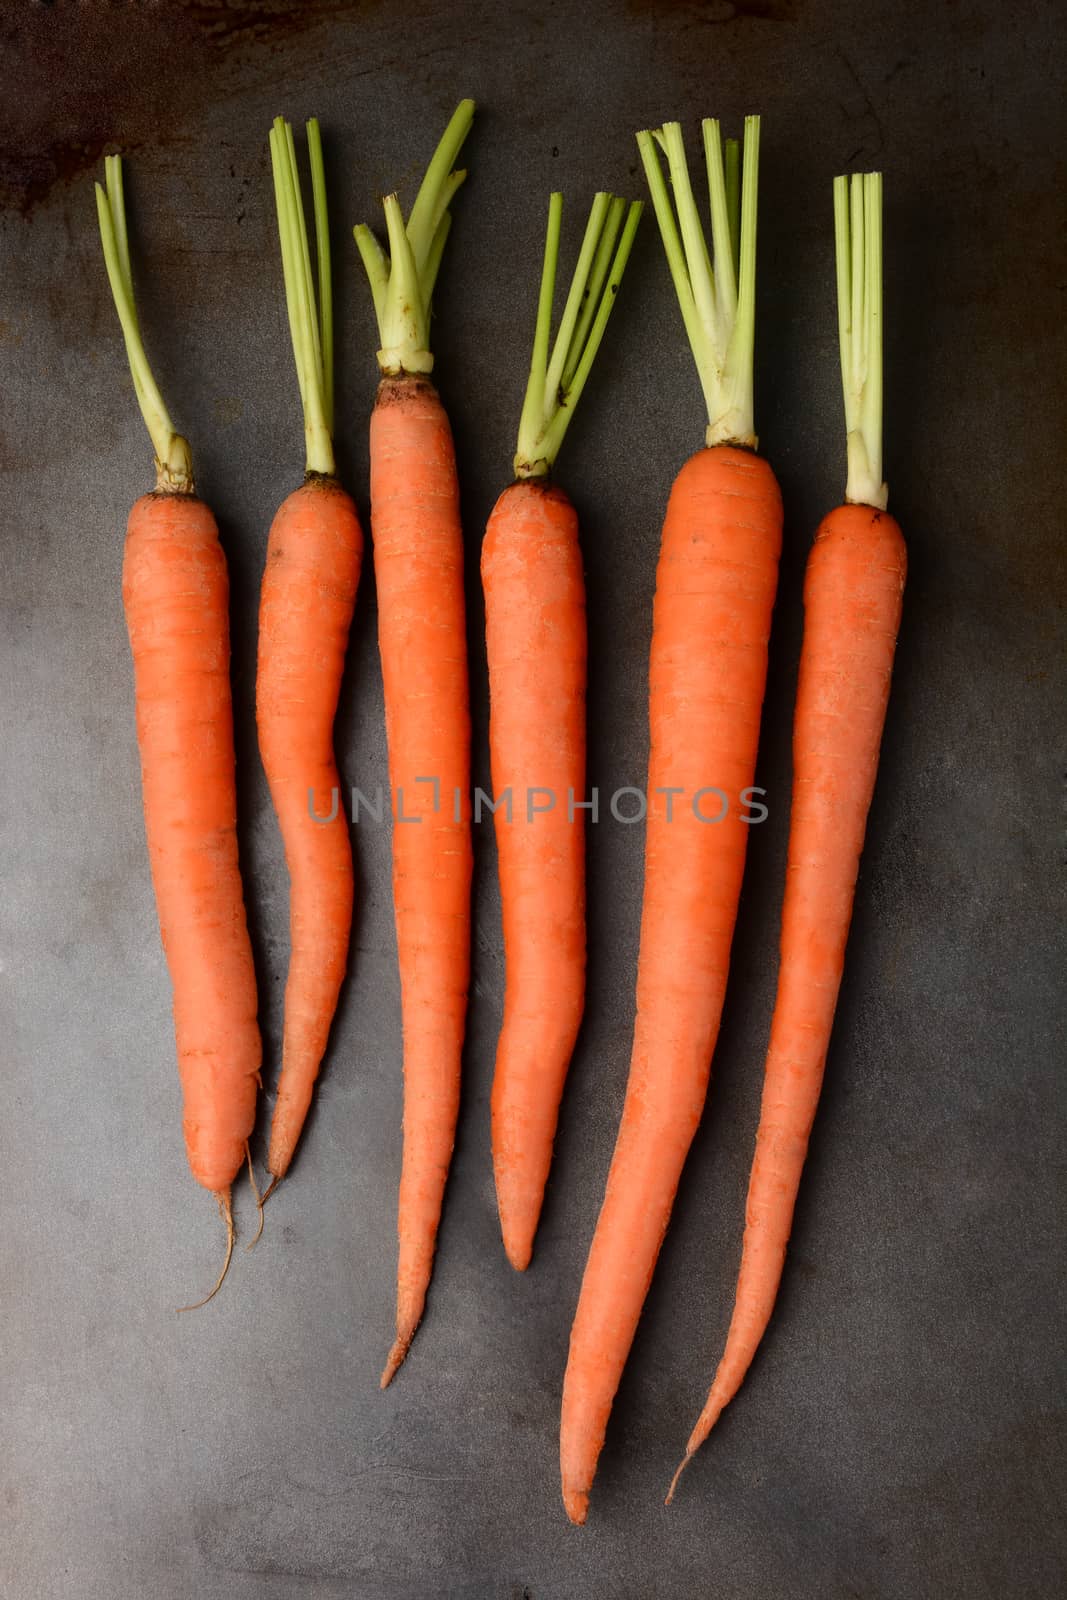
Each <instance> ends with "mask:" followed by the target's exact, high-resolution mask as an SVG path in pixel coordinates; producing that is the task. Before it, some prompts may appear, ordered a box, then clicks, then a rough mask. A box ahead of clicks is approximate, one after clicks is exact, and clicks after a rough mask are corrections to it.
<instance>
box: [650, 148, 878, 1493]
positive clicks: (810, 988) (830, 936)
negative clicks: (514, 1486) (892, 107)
mask: <svg viewBox="0 0 1067 1600" xmlns="http://www.w3.org/2000/svg"><path fill="white" fill-rule="evenodd" d="M834 211H835V223H836V230H835V231H836V237H837V284H838V314H839V319H840V338H841V367H842V376H843V380H844V391H845V413H846V421H847V429H848V481H847V484H846V488H845V503H844V505H841V506H839V507H838V508H837V510H836V511H831V512H830V514H829V516H827V517H825V518H824V519H823V521H822V523H821V524H820V526H819V529H818V531H817V533H816V535H815V543H814V546H813V548H812V551H811V555H810V556H809V558H808V568H807V574H806V577H805V581H804V643H803V649H802V651H801V657H800V676H799V681H798V685H797V702H796V714H795V720H794V724H793V807H792V815H791V817H790V825H789V855H788V861H787V866H786V885H785V898H784V902H783V906H782V933H781V960H780V965H779V969H778V994H777V998H776V1000H775V1007H774V1019H773V1022H772V1024H771V1037H770V1045H769V1048H768V1052H767V1062H766V1068H765V1074H764V1082H763V1103H762V1107H761V1110H760V1120H759V1129H758V1132H757V1134H756V1153H755V1157H754V1159H753V1162H752V1174H751V1177H750V1180H749V1187H748V1202H747V1205H746V1208H745V1216H746V1223H745V1236H744V1244H743V1247H742V1254H741V1270H740V1275H739V1278H738V1283H737V1294H736V1298H735V1301H734V1310H733V1316H732V1317H731V1320H730V1328H729V1332H728V1334H727V1337H726V1349H725V1351H724V1352H723V1356H722V1360H721V1361H720V1362H719V1366H718V1370H717V1371H716V1373H715V1379H714V1382H713V1383H712V1386H711V1392H710V1394H709V1395H708V1398H707V1402H706V1404H705V1406H704V1409H703V1411H702V1412H701V1414H700V1416H699V1418H698V1420H697V1423H696V1426H695V1427H694V1429H693V1432H692V1434H691V1435H690V1439H689V1443H688V1446H687V1448H686V1455H685V1460H684V1461H683V1462H682V1465H681V1466H680V1467H679V1468H678V1472H677V1473H676V1474H675V1477H674V1482H673V1483H672V1484H671V1489H670V1493H669V1494H668V1497H667V1498H668V1500H670V1498H671V1496H672V1495H673V1493H674V1489H675V1486H676V1484H677V1482H678V1478H679V1476H680V1474H681V1472H682V1471H683V1469H684V1468H685V1466H686V1465H687V1463H688V1462H689V1461H690V1460H691V1459H692V1457H693V1454H694V1452H695V1451H696V1450H698V1449H699V1448H700V1446H701V1444H702V1443H703V1442H704V1440H705V1439H706V1438H707V1436H708V1434H709V1432H710V1431H711V1429H712V1427H713V1426H714V1424H715V1422H716V1420H717V1419H718V1417H719V1415H720V1413H721V1411H722V1409H723V1407H724V1406H726V1405H727V1404H728V1403H729V1401H730V1400H732V1399H733V1397H734V1395H735V1394H736V1393H737V1391H738V1389H739V1388H740V1387H741V1384H742V1382H743V1381H744V1377H745V1374H746V1373H747V1371H748V1368H749V1365H750V1363H751V1361H752V1358H753V1356H754V1355H755V1353H756V1349H757V1347H758V1346H759V1343H760V1340H761V1339H762V1337H763V1334H764V1332H765V1331H766V1328H767V1324H768V1322H769V1320H770V1317H771V1313H772V1311H773V1309H774V1302H775V1297H776V1295H777V1293H778V1284H779V1281H780V1279H781V1276H782V1267H783V1264H784V1261H785V1251H786V1245H787V1243H788V1240H789V1233H790V1229H791V1227H792V1223H793V1209H794V1206H795V1204H796V1197H797V1190H798V1187H799V1185H800V1174H801V1169H802V1168H803V1165H804V1157H805V1155H806V1154H807V1148H808V1136H809V1134H810V1133H811V1127H812V1122H813V1121H814V1117H815V1110H816V1107H817V1105H818V1101H819V1091H820V1089H821V1087H822V1078H823V1068H824V1065H825V1062H826V1052H827V1049H828V1047H829V1043H830V1030H831V1028H832V1026H833V1020H834V1010H835V1008H836V1005H837V996H838V991H839V989H840V986H841V975H842V972H843V970H844V961H845V945H846V943H847V940H848V930H849V924H850V922H851V920H852V903H853V896H854V893H855V887H856V875H857V873H858V871H859V861H860V854H861V852H862V850H863V839H864V834H865V832H866V827H867V813H868V811H869V809H870V804H871V797H872V795H873V792H874V780H875V776H876V773H877V770H878V752H879V748H880V746H881V742H882V728H883V726H884V724H885V716H886V708H887V706H888V703H889V683H890V676H891V674H892V670H893V654H894V650H895V646H896V638H897V629H898V627H899V625H900V611H901V598H902V595H903V591H904V578H905V573H906V568H907V557H906V553H905V548H904V540H903V537H902V535H901V532H900V529H899V527H898V526H897V524H896V522H895V521H894V520H893V518H892V517H891V516H890V515H889V514H888V512H887V511H886V505H887V503H888V495H887V490H886V486H885V484H884V483H883V482H882V178H881V174H880V173H877V172H875V173H868V174H866V175H865V176H860V175H856V176H854V177H853V179H852V184H851V198H850V194H849V183H848V179H847V178H837V179H835V181H834Z"/></svg>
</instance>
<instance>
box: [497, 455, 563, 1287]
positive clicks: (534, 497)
mask: <svg viewBox="0 0 1067 1600" xmlns="http://www.w3.org/2000/svg"><path fill="white" fill-rule="evenodd" d="M482 581H483V584H484V587H485V599H486V646H487V651H488V659H489V675H490V684H491V720H490V746H491V751H492V774H493V793H494V795H495V796H496V798H497V800H498V802H499V801H500V797H501V796H502V795H504V793H505V792H506V791H510V792H511V794H512V802H511V816H510V817H509V816H508V811H507V808H506V806H504V805H501V806H500V807H499V808H498V810H497V811H496V814H495V819H494V820H495V825H496V839H497V852H498V856H499V862H500V880H501V885H502V890H503V888H504V886H506V889H507V892H506V894H503V910H504V952H505V960H506V963H507V989H506V995H505V1006H504V1022H503V1028H502V1031H501V1035H500V1041H499V1044H498V1046H497V1055H496V1071H495V1076H494V1078H493V1094H492V1118H493V1170H494V1175H495V1178H496V1193H497V1204H498V1207H499V1210H500V1226H501V1231H502V1233H503V1238H504V1248H505V1250H506V1252H507V1255H508V1259H509V1260H510V1262H511V1264H512V1266H514V1267H516V1268H518V1269H519V1270H520V1271H522V1270H523V1269H524V1268H525V1267H526V1266H528V1264H529V1261H530V1256H531V1253H532V1250H533V1240H534V1234H535V1233H536V1231H537V1223H538V1219H539V1217H540V1214H541V1204H542V1200H543V1197H544V1189H545V1182H546V1180H547V1177H548V1170H549V1166H550V1164H551V1160H552V1142H553V1139H554V1138H555V1132H556V1119H557V1116H558V1112H559V1102H560V1096H561V1095H562V1093H563V1085H564V1081H565V1079H566V1075H567V1068H568V1066H569V1064H570V1058H571V1054H572V1052H573V1050H574V1042H575V1039H576V1037H577V1034H578V1028H579V1025H580V1023H581V1020H582V1007H583V1004H584V999H585V832H584V828H583V826H582V818H583V816H584V812H582V811H574V810H573V808H572V807H570V806H569V804H568V801H569V798H570V797H571V796H573V797H575V798H577V799H578V800H579V801H580V800H582V799H583V798H584V786H585V677H586V632H585V583H584V579H583V576H582V558H581V552H580V550H579V547H578V518H577V516H576V514H575V511H574V508H573V506H572V505H571V503H570V501H569V499H568V498H567V496H566V495H565V494H564V493H563V491H562V490H561V489H557V488H554V487H551V486H550V485H549V484H548V482H547V481H546V480H545V479H543V478H531V479H525V480H523V481H521V482H518V483H514V484H512V485H511V487H510V488H508V489H506V490H505V491H504V493H503V494H502V495H501V496H500V499H499V500H498V501H497V503H496V506H495V507H494V509H493V512H492V515H491V516H490V518H489V525H488V528H487V530H486V536H485V542H484V544H483V546H482ZM530 784H536V785H537V786H538V787H539V788H542V789H543V790H546V791H548V792H549V793H550V794H551V796H552V797H553V799H552V809H551V810H550V811H541V812H535V813H534V814H533V815H528V813H527V809H526V807H527V787H528V786H529V785H530ZM535 804H537V805H542V806H543V805H544V804H546V801H545V799H544V797H543V796H542V797H540V798H539V799H537V798H535Z"/></svg>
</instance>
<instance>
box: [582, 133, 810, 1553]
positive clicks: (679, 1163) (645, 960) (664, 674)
mask: <svg viewBox="0 0 1067 1600" xmlns="http://www.w3.org/2000/svg"><path fill="white" fill-rule="evenodd" d="M704 131H705V148H706V151H707V156H708V171H709V179H710V182H711V190H712V227H713V235H714V244H715V266H714V276H713V275H712V271H711V267H710V264H709V261H708V256H707V252H706V247H705V244H704V237H703V232H702V229H701V225H700V222H699V219H698V217H697V213H696V207H695V203H694V201H693V197H692V191H691V189H690V188H689V178H688V172H687V169H686V164H685V153H684V148H683V146H682V136H681V130H680V128H679V126H678V124H676V123H670V124H667V125H666V126H665V127H664V128H663V129H662V130H661V133H660V135H659V136H658V137H659V138H660V140H661V142H662V143H663V144H664V146H665V148H666V150H667V153H668V157H669V160H670V166H671V174H672V178H673V185H674V192H675V195H676V197H677V199H678V209H679V216H680V221H681V225H682V231H683V234H684V238H685V244H684V246H683V243H682V240H681V238H680V237H679V233H678V229H677V226H676V224H675V221H674V214H673V211H672V208H671V204H670V200H669V198H668V195H667V190H666V186H665V183H664V180H663V177H662V173H661V171H660V167H659V163H658V160H657V158H656V156H655V153H654V148H653V145H652V136H651V135H648V134H642V135H639V145H640V148H641V152H642V156H643V158H644V161H645V168H646V172H647V174H648V177H649V183H650V188H651V190H652V197H653V202H654V204H655V208H656V214H657V218H658V220H659V223H660V229H661V232H662V234H663V239H664V244H665V246H666V250H667V256H668V261H669V263H670V266H671V270H672V276H673V277H674V280H675V286H676V289H677V291H678V295H679V300H680V302H681V307H682V312H683V316H684V319H685V322H686V328H687V332H688V334H689V339H690V343H691V345H692V348H693V353H694V356H695V357H696V361H697V368H698V372H699V374H700V376H701V380H702V383H703V387H704V391H705V397H706V399H707V403H708V418H709V423H708V433H707V440H708V445H707V447H706V448H705V449H703V450H701V451H698V452H697V454H696V455H694V456H693V457H692V458H691V459H690V460H689V461H688V462H686V464H685V465H684V466H683V467H682V469H681V471H680V472H679V474H678V476H677V478H676V480H675V483H674V487H673V488H672V490H671V495H670V500H669V503H668V506H667V514H666V518H665V521H664V525H663V536H662V544H661V549H660V559H659V566H658V569H657V574H656V597H655V604H654V609H653V630H652V650H651V658H650V664H649V728H650V734H651V750H650V756H649V771H648V790H647V792H648V820H647V832H646V844H645V887H644V901H643V906H642V915H641V944H640V954H639V960H638V974H637V1018H636V1023H635V1028H634V1041H633V1053H632V1057H631V1063H630V1075H629V1080H628V1083H627V1088H626V1099H625V1104H624V1106H623V1112H622V1120H621V1123H620V1128H619V1136H618V1140H617V1143H616V1146H615V1153H614V1156H613V1158H612V1163H611V1170H610V1172H609V1175H608V1181H607V1188H606V1191H605V1195H604V1202H603V1205H602V1208H601V1212H600V1216H599V1218H598V1220H597V1225H596V1231H595V1233H594V1236H593V1243H592V1247H591V1249H590V1253H589V1260H588V1263H587V1265H586V1270H585V1276H584V1279H583V1282H582V1289H581V1294H580V1297H579V1302H578V1309H577V1312H576V1314H575V1319H574V1326H573V1328H572V1331H571V1343H570V1353H569V1357H568V1362H567V1371H566V1376H565V1378H564V1385H563V1406H562V1421H561V1432H560V1467H561V1475H562V1487H563V1500H564V1505H565V1507H566V1510H567V1514H568V1516H569V1517H570V1518H571V1520H572V1521H574V1522H584V1520H585V1517H586V1512H587V1508H588V1500H589V1491H590V1488H591V1486H592V1482H593V1476H594V1474H595V1472H596V1465H597V1459H598V1457H599V1455H600V1450H601V1447H602V1445H603V1442H604V1436H605V1430H606V1427H607V1423H608V1418H609V1415H610V1412H611V1406H612V1402H613V1399H614V1396H615V1392H616V1389H617V1387H618V1384H619V1381H620V1378H621V1376H622V1371H623V1368H624V1365H625V1362H626V1358H627V1356H628V1354H629V1350H630V1346H631V1343H632V1341H633V1337H634V1334H635V1331H636V1328H637V1323H638V1319H639V1317H640V1314H641V1308H642V1306H643V1304H644V1300H645V1296H646V1294H647V1292H648V1288H649V1285H650V1283H651V1279H652V1274H653V1271H654V1268H655V1264H656V1259H657V1257H658V1254H659V1250H660V1246H661V1244H662V1242H663V1237H664V1233H665V1231H666V1228H667V1224H668V1221H669V1218H670V1213H671V1208H672V1206H673V1203H674V1196H675V1192H676V1190H677V1187H678V1181H679V1178H680V1176H681V1172H682V1167H683V1165H684V1162H685V1158H686V1154H687V1152H688V1150H689V1146H690V1143H691V1141H692V1138H693V1134H694V1133H695V1131H696V1127H697V1124H698V1122H699V1119H700V1115H701V1111H702V1109H703V1105H704V1099H705V1094H706V1091H707V1084H708V1076H709V1071H710V1065H711V1058H712V1053H713V1051H714V1048H715V1042H716V1037H717V1034H718V1028H719V1018H720V1014H721V1010H722V1004H723V997H724V994H725V991H726V980H727V973H728V969H729V959H730V945H731V942H732V938H733V930H734V922H735V918H736V914H737V904H738V896H739V894H740V889H741V878H742V873H743V870H744V859H745V849H746V844H747V835H748V823H747V822H746V821H745V820H744V818H745V817H746V816H747V815H748V814H749V813H748V812H747V810H746V808H745V807H744V805H743V800H744V791H745V790H746V789H747V788H749V787H750V786H751V785H752V782H753V778H754V774H755V761H756V749H757V744H758V740H759V724H760V711H761V706H762V702H763V690H764V683H765V678H766V669H767V643H768V637H769V634H770V624H771V613H772V610H773V606H774V595H775V587H776V583H777V571H778V556H779V548H780V544H781V524H782V507H781V498H780V496H779V493H778V486H777V484H776V482H775V479H774V474H773V473H772V471H771V469H770V467H769V466H768V465H767V464H766V462H764V461H762V460H761V459H760V458H759V457H758V456H757V455H756V454H755V450H754V446H755V442H756V441H755V433H754V428H753V421H752V377H751V368H752V338H753V324H754V317H753V310H754V293H755V221H756V217H755V209H756V161H757V149H758V143H757V141H758V119H756V118H748V119H747V120H746V125H745V156H744V174H743V176H744V193H743V198H742V204H741V209H740V215H739V216H738V214H737V212H736V208H735V209H734V210H733V211H732V210H731V206H730V204H729V196H730V194H731V192H733V191H732V190H730V189H729V188H728V185H727V179H726V174H727V173H728V172H734V173H736V170H737V164H736V151H735V153H734V154H730V150H729V147H728V153H727V159H726V163H725V171H724V161H723V153H722V149H721V146H720V143H719V130H718V125H717V124H716V123H711V122H707V123H705V125H704ZM738 247H739V248H738ZM738 266H739V268H740V270H739V272H738V271H737V267H738Z"/></svg>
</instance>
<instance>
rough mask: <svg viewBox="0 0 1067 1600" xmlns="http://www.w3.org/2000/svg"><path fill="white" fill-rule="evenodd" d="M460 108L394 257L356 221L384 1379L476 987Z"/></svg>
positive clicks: (395, 1358) (407, 1340) (444, 1143)
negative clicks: (376, 886)
mask: <svg viewBox="0 0 1067 1600" xmlns="http://www.w3.org/2000/svg"><path fill="white" fill-rule="evenodd" d="M473 115H474V102H473V101H472V100H464V101H462V102H461V104H460V105H459V107H458V108H457V110H456V112H455V114H454V115H453V117H452V120H451V121H450V123H449V125H448V127H447V129H446V130H445V133H444V135H443V137H442V139H441V142H440V144H439V145H438V147H437V150H436V151H435V153H434V156H433V158H432V160H431V162H430V165H429V167H428V169H427V172H426V176H425V178H424V179H423V182H422V184H421V186H420V188H419V192H418V194H417V196H416V198H415V202H414V205H413V207H412V210H411V214H410V216H409V218H408V221H407V223H406V225H405V223H404V218H403V213H402V212H401V209H400V202H399V200H398V198H397V196H396V195H395V194H391V195H387V196H386V197H385V200H384V208H385V220H386V227H387V230H388V239H389V255H388V256H386V254H385V252H384V251H383V250H382V248H381V246H380V245H379V244H378V242H377V240H376V239H375V237H374V235H373V234H372V233H371V231H370V229H369V228H367V227H365V226H362V225H361V226H359V227H357V228H356V229H355V237H356V243H357V245H358V247H359V252H360V255H361V257H362V260H363V264H364V266H365V268H366V271H367V276H368V279H369V282H370V287H371V293H372V296H373V299H374V308H375V314H376V317H377V321H378V329H379V335H380V338H381V348H380V349H379V351H378V364H379V367H380V369H381V372H382V379H381V383H380V384H379V387H378V398H377V402H376V404H375V407H374V411H373V413H372V416H371V424H370V475H371V485H370V487H371V537H372V543H373V550H374V576H375V582H376V585H377V591H378V644H379V650H380V654H381V661H382V680H383V686H384V693H385V726H386V738H387V742H388V747H389V782H390V786H391V789H392V794H393V801H394V824H393V899H394V906H395V912H396V937H397V958H398V964H399V968H400V998H401V1013H402V1022H403V1039H404V1139H403V1144H404V1149H403V1161H402V1167H401V1176H400V1199H399V1210H398V1235H399V1247H400V1249H399V1262H398V1268H397V1307H396V1337H395V1339H394V1342H393V1345H392V1348H391V1350H390V1352H389V1356H388V1359H387V1361H386V1365H385V1370H384V1371H383V1373H382V1379H381V1383H382V1388H383V1389H384V1388H385V1387H386V1386H387V1385H388V1384H389V1383H390V1382H391V1380H392V1378H393V1376H394V1374H395V1373H396V1371H397V1369H398V1367H399V1366H400V1364H401V1363H402V1361H403V1360H404V1357H405V1356H406V1355H407V1352H408V1349H409V1347H410V1345H411V1341H412V1339H413V1338H414V1336H415V1331H416V1329H417V1328H418V1325H419V1322H420V1321H421V1319H422V1314H423V1310H424V1308H425V1304H426V1294H427V1290H428V1288H429V1283H430V1277H431V1274H432V1271H433V1259H434V1251H435V1249H436V1245H437V1230H438V1226H439V1223H440V1220H441V1208H442V1205H443V1201H444V1192H445V1184H446V1181H447V1178H448V1169H449V1165H450V1162H451V1159H452V1147H453V1144H454V1141H455V1131H456V1118H457V1115H458V1112H459V1092H460V1067H461V1058H462V1053H463V1037H464V1029H465V1025H466V1014H467V990H468V985H469V982H470V881H471V860H472V857H471V837H470V815H469V805H468V788H469V784H470V707H469V693H468V683H467V632H466V615H465V606H464V594H463V529H462V525H461V522H460V512H459V483H458V479H457V475H456V458H455V450H454V448H453V444H452V431H451V428H450V427H449V423H448V417H447V415H446V413H445V409H444V407H443V406H442V404H441V401H440V399H439V398H438V395H437V390H436V389H435V388H434V385H433V383H432V382H431V380H430V376H429V375H430V372H431V371H432V369H433V356H432V354H431V352H430V348H429V322H430V302H431V299H432V296H433V290H434V285H435V283H436V279H437V273H438V268H439V267H440V264H441V257H442V254H443V251H444V246H445V240H446V238H447V236H448V230H449V226H450V224H451V213H450V212H449V209H448V207H449V203H450V201H451V199H452V197H453V195H454V194H455V193H456V190H457V189H458V188H459V186H460V184H461V183H462V182H463V179H464V178H465V176H466V173H465V172H463V171H454V170H453V163H454V161H455V160H456V157H457V156H458V154H459V151H460V149H461V147H462V145H463V142H464V140H465V139H466V137H467V134H468V132H469V130H470V126H471V121H472V118H473Z"/></svg>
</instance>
